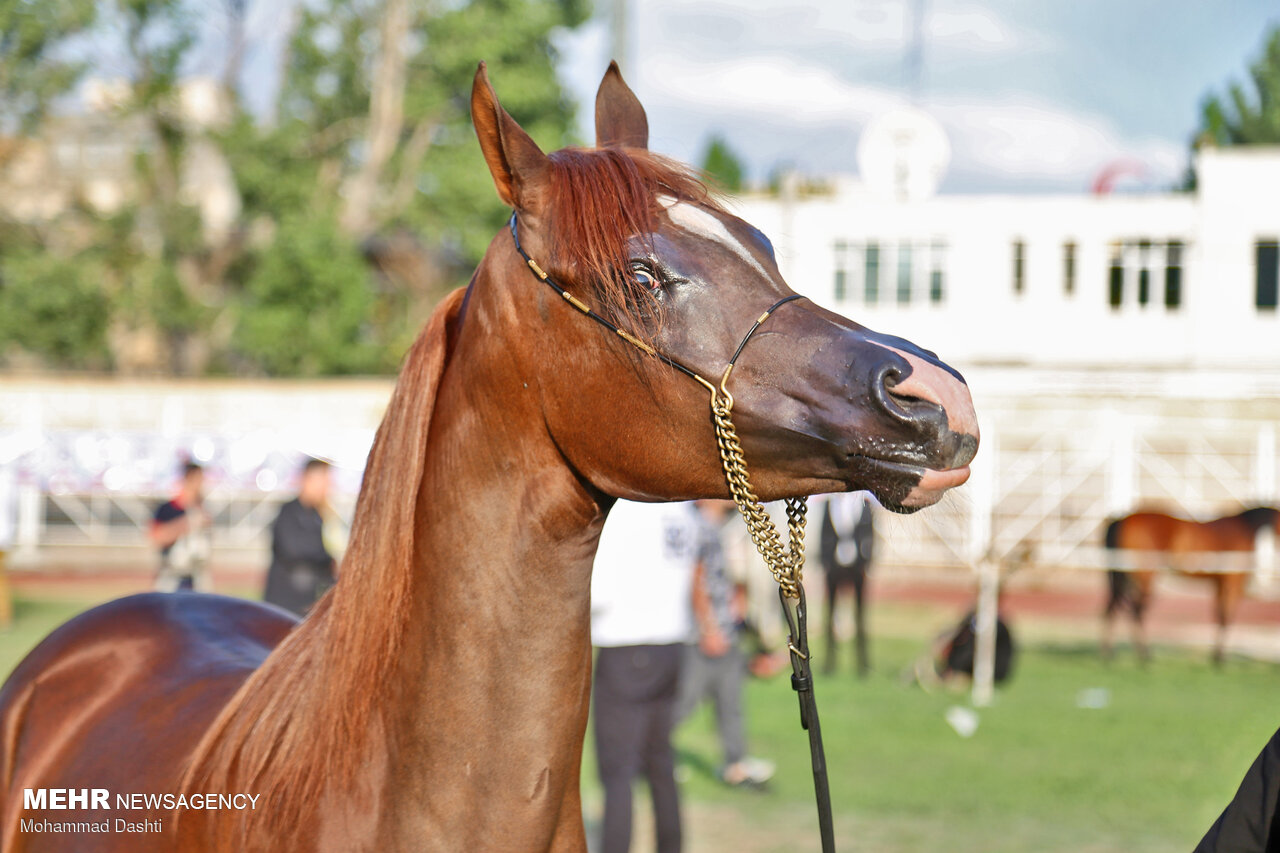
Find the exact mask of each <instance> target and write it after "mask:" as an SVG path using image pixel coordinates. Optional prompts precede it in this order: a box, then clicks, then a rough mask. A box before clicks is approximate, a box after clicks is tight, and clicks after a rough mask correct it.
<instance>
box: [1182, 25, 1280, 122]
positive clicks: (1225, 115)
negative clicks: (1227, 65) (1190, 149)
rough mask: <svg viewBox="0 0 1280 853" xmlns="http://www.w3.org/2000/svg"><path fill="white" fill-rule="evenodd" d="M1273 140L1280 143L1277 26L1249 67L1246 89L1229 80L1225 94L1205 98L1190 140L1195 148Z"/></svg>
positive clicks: (1279, 48) (1279, 79) (1279, 56)
mask: <svg viewBox="0 0 1280 853" xmlns="http://www.w3.org/2000/svg"><path fill="white" fill-rule="evenodd" d="M1274 143H1280V27H1277V28H1276V29H1274V30H1272V31H1271V34H1270V35H1269V36H1268V38H1267V43H1266V48H1265V49H1264V50H1263V53H1262V56H1261V57H1259V59H1258V60H1257V61H1256V62H1254V63H1253V66H1252V67H1251V68H1250V69H1249V80H1248V86H1247V88H1246V85H1244V84H1241V83H1238V82H1233V83H1232V84H1231V85H1230V86H1229V87H1228V89H1227V92H1226V94H1225V95H1222V96H1219V95H1210V96H1209V97H1207V98H1206V99H1205V101H1204V103H1203V105H1202V106H1201V110H1200V128H1199V130H1198V131H1197V133H1196V136H1195V141H1194V145H1195V147H1197V148H1198V147H1199V146H1201V145H1204V144H1212V145H1220V146H1227V145H1262V144H1274Z"/></svg>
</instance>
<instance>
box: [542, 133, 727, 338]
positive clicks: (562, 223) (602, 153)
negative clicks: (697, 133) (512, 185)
mask: <svg viewBox="0 0 1280 853" xmlns="http://www.w3.org/2000/svg"><path fill="white" fill-rule="evenodd" d="M550 160H551V168H550V188H549V192H548V196H547V198H548V204H547V210H548V213H547V224H548V227H547V229H546V233H547V234H548V235H549V236H550V255H549V257H548V258H547V261H548V264H547V270H548V272H550V273H551V274H552V276H553V277H554V278H556V279H558V280H560V281H562V282H564V283H568V282H577V283H582V284H583V285H585V286H587V287H589V288H591V289H592V291H593V295H594V296H595V298H596V299H597V300H598V301H599V304H596V305H593V306H592V307H594V308H596V310H598V311H600V312H601V313H602V314H604V315H605V316H608V317H611V319H613V320H614V322H618V323H623V322H626V323H629V324H631V325H632V326H633V327H634V330H635V331H638V332H642V331H644V330H645V323H644V322H643V321H644V320H645V319H646V317H645V312H644V311H643V310H642V309H644V308H646V307H647V308H649V309H650V311H652V309H653V308H654V307H655V304H654V300H653V294H651V293H650V292H649V290H648V288H646V287H644V286H643V285H641V284H640V283H639V282H638V281H637V280H636V277H635V275H634V273H633V271H632V269H631V265H630V263H629V262H628V261H629V258H630V254H631V253H630V252H629V251H628V242H629V241H630V240H631V238H633V237H635V238H638V239H639V240H641V241H642V244H647V243H648V241H649V238H650V236H651V235H652V234H653V232H654V230H655V229H656V227H657V216H658V211H659V209H660V206H661V205H660V201H659V200H660V198H661V197H663V196H666V197H668V198H669V199H670V200H674V201H689V202H694V203H696V204H700V205H703V206H705V207H708V208H710V209H712V210H715V211H717V212H724V211H723V208H722V207H721V206H720V204H719V203H718V202H717V201H716V200H715V199H714V198H713V197H712V195H711V193H710V191H709V190H708V189H707V186H706V185H705V184H704V183H702V181H701V180H699V178H698V177H697V175H696V174H694V172H693V171H692V170H691V169H689V168H688V167H687V166H685V165H684V164H682V163H678V162H676V161H675V160H671V159H669V158H667V157H663V156H661V155H658V154H653V153H650V152H649V151H647V150H645V149H643V148H590V149H584V148H565V149H562V150H560V151H556V152H554V153H552V154H551V155H550ZM645 248H647V249H650V250H651V249H652V248H653V247H652V246H651V245H645Z"/></svg>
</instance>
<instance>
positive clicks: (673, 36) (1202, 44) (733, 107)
mask: <svg viewBox="0 0 1280 853" xmlns="http://www.w3.org/2000/svg"><path fill="white" fill-rule="evenodd" d="M608 5H610V0H600V6H601V7H607V6H608ZM628 5H629V8H628V10H627V21H628V26H627V27H626V32H627V42H626V47H625V54H624V56H625V61H624V67H623V73H624V76H625V77H626V78H627V80H628V82H629V83H630V84H631V85H632V88H634V89H635V91H636V93H637V95H639V97H640V99H641V101H642V102H643V103H644V105H645V107H646V110H647V112H648V115H649V125H650V133H651V148H653V149H654V150H657V151H661V152H663V153H666V154H670V155H672V156H675V157H678V158H680V159H684V160H689V161H692V162H698V161H699V160H700V159H701V156H702V152H703V151H704V150H705V147H706V144H707V142H708V140H709V139H710V138H711V136H712V135H715V134H720V135H723V136H724V137H725V138H726V139H727V140H728V142H729V145H730V147H731V148H732V149H734V150H735V152H736V153H737V154H738V155H739V157H740V158H741V159H742V160H743V161H744V162H745V164H746V165H747V169H748V174H749V176H750V177H751V178H752V179H754V180H763V179H765V178H767V176H768V175H769V173H770V172H772V171H773V170H774V169H776V168H778V167H779V166H786V167H790V168H794V169H796V170H798V171H800V172H801V173H804V174H809V175H814V176H825V175H832V174H836V173H856V172H857V160H856V156H855V152H856V149H857V143H858V139H859V136H860V134H861V132H862V131H863V129H864V128H865V127H866V126H867V124H868V122H870V121H871V120H873V119H874V118H875V117H876V116H877V115H879V114H882V113H884V112H885V111H887V110H889V109H892V108H893V107H894V106H895V105H898V104H906V103H913V104H914V105H915V106H917V107H919V108H920V109H922V110H924V111H925V112H927V113H929V114H930V115H932V116H933V117H934V118H935V119H937V120H938V122H940V123H941V125H942V127H943V129H944V130H945V131H946V134H947V137H948V140H949V142H950V147H951V159H950V164H949V167H948V169H947V171H946V175H945V178H944V179H943V181H942V185H941V191H942V192H944V193H969V192H1072V193H1075V192H1083V191H1087V190H1088V189H1089V187H1090V186H1091V185H1092V183H1093V180H1094V178H1095V177H1096V176H1097V174H1098V173H1099V171H1101V170H1102V169H1104V168H1105V167H1107V166H1108V165H1109V164H1113V163H1117V162H1125V163H1128V164H1130V165H1131V168H1130V170H1129V172H1130V174H1129V175H1128V177H1126V178H1125V179H1124V181H1122V182H1121V184H1120V185H1119V186H1118V189H1121V190H1142V189H1161V188H1165V187H1168V186H1170V185H1173V184H1176V183H1178V182H1179V181H1180V179H1181V176H1182V174H1183V172H1184V170H1185V168H1186V165H1187V156H1188V154H1187V151H1188V144H1187V143H1188V140H1189V139H1190V138H1191V135H1192V133H1193V131H1194V129H1195V127H1196V124H1197V120H1198V116H1199V105H1200V103H1201V101H1202V99H1203V98H1204V96H1205V95H1206V94H1207V93H1209V92H1220V91H1223V90H1224V89H1225V87H1226V85H1227V84H1228V83H1229V82H1230V81H1232V80H1242V79H1244V77H1245V75H1246V72H1247V67H1248V65H1249V63H1251V62H1252V61H1254V60H1255V59H1256V58H1257V57H1258V56H1259V55H1260V54H1261V51H1262V47H1263V39H1264V35H1265V33H1266V32H1267V31H1268V30H1269V28H1271V27H1274V26H1277V25H1280V2H1277V0H1218V1H1217V2H1209V0H1198V2H1193V0H1075V2H1064V0H820V2H809V3H777V2H766V0H735V2H728V0H629V3H628ZM918 5H919V6H923V8H924V16H923V20H922V24H921V26H920V32H921V33H922V38H921V40H920V42H919V44H920V45H921V50H920V63H919V69H920V70H919V73H918V75H917V76H916V78H915V79H916V80H917V81H918V82H917V84H916V85H914V86H912V85H910V82H909V81H911V79H912V75H911V74H910V73H909V72H908V71H907V68H909V63H908V62H907V61H906V57H907V56H908V54H909V51H910V45H911V44H912V40H911V39H910V34H911V33H912V31H913V30H914V29H915V27H914V25H913V21H914V17H913V15H914V12H915V9H916V7H917V6H918ZM604 12H605V10H604V9H602V14H600V15H598V16H597V18H596V19H593V20H592V21H591V22H590V23H589V24H587V25H586V26H584V27H582V28H581V29H579V30H577V31H574V32H572V33H569V34H566V35H565V36H564V37H563V38H561V39H560V40H559V42H558V44H559V47H560V52H561V62H560V74H561V78H562V80H563V81H564V83H565V84H566V86H568V88H569V89H570V90H571V91H572V92H573V93H574V95H575V96H576V97H577V98H578V100H579V102H580V103H583V104H585V105H586V107H587V108H586V109H584V110H582V116H583V118H584V119H585V122H589V121H590V118H591V111H590V104H591V99H592V98H593V97H594V92H595V88H596V86H597V85H598V83H599V80H600V75H601V73H602V72H603V69H604V68H605V66H606V65H607V64H608V60H609V57H610V55H611V54H612V53H613V49H612V42H611V29H610V26H609V24H608V19H607V14H605V13H604ZM585 122H584V125H583V134H584V138H586V139H588V140H589V139H591V138H592V135H593V134H592V132H591V131H590V129H589V127H588V125H587V124H586V123H585Z"/></svg>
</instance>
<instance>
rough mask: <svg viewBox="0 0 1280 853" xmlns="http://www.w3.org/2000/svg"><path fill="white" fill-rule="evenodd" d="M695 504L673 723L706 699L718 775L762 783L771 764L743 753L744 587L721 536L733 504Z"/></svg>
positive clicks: (731, 780) (770, 771)
mask: <svg viewBox="0 0 1280 853" xmlns="http://www.w3.org/2000/svg"><path fill="white" fill-rule="evenodd" d="M694 507H695V510H694V513H695V517H696V519H697V522H698V524H697V528H698V540H697V546H696V547H697V552H696V561H695V565H694V575H693V590H692V598H691V603H692V607H693V616H694V622H695V624H696V628H697V636H696V639H695V640H694V641H693V642H691V643H689V644H687V645H686V646H685V648H684V662H683V664H682V666H681V671H680V688H679V692H678V694H677V698H676V710H675V719H676V724H677V725H679V724H680V723H681V722H683V721H684V720H685V719H687V718H688V716H689V715H690V714H692V713H693V711H694V710H695V709H696V708H697V707H698V705H699V704H700V703H701V702H702V701H703V700H705V699H710V700H711V702H712V704H713V705H714V707H715V714H716V729H717V730H718V732H719V734H720V744H721V747H722V748H723V750H724V763H723V764H722V765H721V768H720V779H721V780H722V781H724V782H725V783H726V784H728V785H733V786H739V785H763V784H764V783H765V782H767V781H769V779H770V778H772V776H773V772H774V765H773V763H772V762H769V761H766V760H764V759H760V758H753V757H751V756H749V755H747V745H746V735H745V724H744V721H743V713H742V682H743V676H744V675H745V674H746V669H747V662H746V659H745V658H744V656H743V653H742V647H741V642H740V639H741V638H740V634H741V630H742V626H743V619H744V618H745V615H746V588H745V587H744V586H742V585H740V584H736V583H734V581H733V578H732V577H731V576H730V574H729V571H728V566H727V565H726V560H725V551H724V545H723V543H722V541H721V536H722V533H723V528H724V526H725V523H726V521H727V519H728V517H729V516H730V514H731V513H733V512H734V505H733V501H727V500H701V501H696V502H695V504H694Z"/></svg>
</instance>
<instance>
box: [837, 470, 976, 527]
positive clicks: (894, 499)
mask: <svg viewBox="0 0 1280 853" xmlns="http://www.w3.org/2000/svg"><path fill="white" fill-rule="evenodd" d="M851 462H855V463H856V464H855V467H856V468H858V469H859V471H858V475H860V476H855V477H854V478H853V480H852V481H851V483H850V485H851V488H853V489H858V488H862V489H866V490H868V491H870V492H871V493H872V494H873V495H875V497H876V500H877V501H879V502H880V504H881V505H882V506H883V507H884V508H885V509H888V510H890V511H892V512H896V513H901V514H903V515H908V514H910V513H913V512H917V511H919V510H922V509H924V508H925V507H930V506H933V505H934V504H936V503H937V502H938V501H940V500H942V496H943V495H945V494H946V493H947V492H948V491H950V490H951V489H954V488H956V487H957V486H961V485H963V484H964V483H965V482H966V481H968V479H969V473H970V472H969V466H968V465H960V466H957V467H955V468H946V469H933V468H924V467H921V466H918V465H911V464H907V463H902V462H894V461H892V460H889V459H877V458H873V457H869V456H858V457H851Z"/></svg>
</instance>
